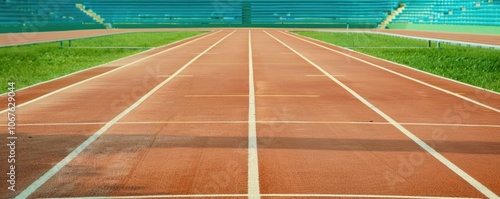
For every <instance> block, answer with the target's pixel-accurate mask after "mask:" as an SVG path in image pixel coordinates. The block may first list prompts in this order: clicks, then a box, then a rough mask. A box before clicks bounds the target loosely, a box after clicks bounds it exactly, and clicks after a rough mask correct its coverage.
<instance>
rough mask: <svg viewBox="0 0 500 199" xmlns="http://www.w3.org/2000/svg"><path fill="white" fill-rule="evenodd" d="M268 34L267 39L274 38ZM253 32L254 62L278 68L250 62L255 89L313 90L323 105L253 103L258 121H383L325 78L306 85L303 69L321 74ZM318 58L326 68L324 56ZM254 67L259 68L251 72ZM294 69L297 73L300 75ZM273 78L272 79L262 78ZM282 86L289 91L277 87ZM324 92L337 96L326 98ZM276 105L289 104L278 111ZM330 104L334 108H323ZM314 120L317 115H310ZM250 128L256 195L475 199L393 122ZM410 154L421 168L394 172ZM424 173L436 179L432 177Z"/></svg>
mask: <svg viewBox="0 0 500 199" xmlns="http://www.w3.org/2000/svg"><path fill="white" fill-rule="evenodd" d="M273 33H274V34H273ZM273 33H272V35H274V36H276V34H279V33H277V32H273ZM255 35H256V36H255V39H254V40H255V42H256V45H255V47H254V49H255V52H256V53H255V55H257V52H261V53H260V56H261V57H257V56H256V57H255V60H259V59H262V60H266V59H272V60H274V61H276V62H278V63H281V64H279V65H278V64H275V65H272V66H266V65H265V64H261V65H259V64H257V63H258V62H257V61H256V63H255V69H256V76H255V77H256V82H259V81H261V82H262V85H261V88H273V89H275V91H280V92H291V91H294V92H296V93H302V92H317V93H316V94H320V95H321V96H322V98H323V101H324V103H319V102H316V101H314V100H310V99H295V98H294V99H287V100H286V101H284V102H282V101H279V102H273V101H271V100H265V99H258V100H257V116H258V120H262V119H261V118H265V117H269V116H267V115H269V114H275V115H276V117H277V118H279V119H278V120H293V119H289V118H307V117H308V116H309V115H311V120H312V121H315V119H317V118H323V120H328V119H330V120H333V121H335V119H337V120H338V119H341V118H344V119H345V118H357V119H356V120H359V119H363V117H359V115H363V114H361V113H364V115H365V117H366V116H368V118H373V117H375V118H374V119H373V120H379V121H380V120H384V119H383V118H381V117H380V116H378V115H376V114H375V113H374V112H373V111H372V110H371V109H370V108H368V107H367V106H365V105H364V104H362V103H361V102H360V101H359V100H357V99H356V98H354V97H353V96H352V95H351V94H350V93H348V92H347V91H346V90H344V89H342V88H341V87H340V86H339V85H336V84H335V83H333V82H332V81H331V80H329V79H328V78H325V77H322V76H319V78H318V77H316V79H315V80H307V78H310V77H308V76H307V74H308V73H307V72H313V71H315V73H314V74H318V73H320V72H319V71H318V70H317V69H315V68H314V67H313V66H311V65H310V64H309V63H307V62H306V61H304V60H303V59H301V58H300V57H299V56H297V55H294V54H291V53H290V52H291V51H290V50H288V49H287V48H286V47H284V46H283V45H281V44H280V43H278V42H277V41H275V40H274V39H273V38H271V37H269V36H268V35H266V34H265V33H260V34H259V35H260V36H259V37H257V34H255ZM269 52H275V53H269ZM278 52H279V53H281V54H282V55H279V53H278ZM324 60H329V61H330V63H331V59H328V58H324ZM259 69H260V70H262V71H260V72H257V71H258V70H259ZM296 70H302V71H301V72H300V73H299V72H297V71H296ZM320 74H321V73H320ZM335 74H339V73H335ZM340 74H342V73H340ZM274 75H276V76H275V78H267V77H270V76H274ZM294 82H301V83H302V85H294ZM287 83H290V84H291V85H292V86H287V87H284V86H283V85H285V84H287ZM268 90H270V89H268ZM329 93H335V94H336V95H334V96H331V95H328V94H329ZM258 94H259V87H257V95H258ZM268 103H269V105H267V104H268ZM283 103H285V104H288V106H285V107H280V106H281V105H282V104H283ZM306 103H307V105H310V106H313V105H316V108H315V109H312V108H309V109H306V110H301V106H299V105H302V104H306ZM344 103H352V104H350V107H351V109H343V108H342V106H339V104H344ZM356 104H357V105H356ZM294 105H295V106H294ZM259 107H262V108H263V109H259ZM268 107H269V108H268ZM331 107H333V108H332V109H330V108H331ZM353 107H355V108H353ZM266 108H267V109H266ZM273 109H274V110H273ZM259 110H261V111H260V112H259ZM298 110H300V111H298ZM273 112H274V113H273ZM357 112H359V114H356V113H357ZM315 115H318V116H317V118H316V117H314V116H315ZM370 115H373V116H372V117H370ZM324 118H326V119H324ZM332 118H333V119H332ZM275 120H276V119H275ZM356 120H354V121H356ZM257 130H258V135H259V161H260V162H259V167H260V170H261V173H260V178H261V187H262V188H261V189H262V190H261V192H262V194H263V195H266V194H290V193H291V194H298V197H300V194H361V195H366V196H367V195H406V196H456V197H460V196H462V197H463V196H467V197H481V194H480V193H479V192H478V191H477V190H475V189H474V188H473V187H472V186H470V185H469V184H468V183H467V182H465V181H464V180H462V179H460V177H459V176H457V175H456V174H454V173H453V172H451V171H450V170H449V169H448V168H447V167H445V166H444V165H442V164H441V163H440V162H438V161H437V160H435V159H433V158H432V157H431V156H430V154H428V153H427V152H426V151H424V150H423V149H421V148H420V147H419V146H418V145H417V144H415V143H414V142H413V141H411V140H410V139H408V137H406V136H405V135H403V134H402V133H400V132H399V131H398V130H397V129H396V128H394V127H393V126H392V125H369V124H367V125H360V124H318V123H311V124H287V125H281V126H276V125H269V124H265V125H259V126H258V129H257ZM414 156H416V157H418V158H423V159H425V160H426V164H425V165H423V166H422V167H420V168H417V169H415V170H414V173H413V175H411V176H408V175H401V174H400V173H399V172H398V171H399V170H401V162H400V161H401V159H405V158H407V157H414ZM403 169H404V168H403ZM429 171H433V172H432V173H433V174H436V173H439V174H438V175H432V176H431V175H429ZM395 179H396V180H395ZM449 180H453V181H454V182H456V183H455V184H454V185H452V186H449V185H448V184H446V182H448V181H449ZM399 181H401V183H400V182H399ZM422 182H425V183H422ZM415 190H419V192H418V193H417V192H416V191H415ZM457 190H460V191H458V192H457Z"/></svg>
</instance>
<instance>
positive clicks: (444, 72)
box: [295, 31, 500, 92]
mask: <svg viewBox="0 0 500 199" xmlns="http://www.w3.org/2000/svg"><path fill="white" fill-rule="evenodd" d="M295 33H297V34H299V35H303V36H306V37H310V38H314V39H318V40H321V41H325V42H328V43H331V44H335V45H338V46H342V47H350V48H352V49H353V50H356V51H358V52H362V53H365V54H369V55H372V56H375V57H379V58H382V59H386V60H390V61H393V62H396V63H400V64H404V65H408V66H411V67H413V68H416V69H420V70H423V71H427V72H430V73H433V74H436V75H439V76H442V77H447V78H450V79H454V80H457V81H460V82H464V83H467V84H471V85H475V86H478V87H481V88H485V89H488V90H493V91H496V92H500V79H499V77H500V50H494V49H484V48H474V47H464V46H456V45H447V44H441V48H439V49H438V48H436V47H435V46H436V44H435V43H434V44H433V45H432V48H373V47H427V45H428V42H427V41H420V40H414V39H406V38H399V37H394V36H386V35H375V34H365V33H326V32H306V31H297V32H295ZM359 47H369V48H359Z"/></svg>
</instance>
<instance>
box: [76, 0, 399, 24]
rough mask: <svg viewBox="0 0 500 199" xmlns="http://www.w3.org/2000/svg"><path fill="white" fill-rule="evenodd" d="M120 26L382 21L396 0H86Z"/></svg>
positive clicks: (91, 6) (375, 22)
mask: <svg viewBox="0 0 500 199" xmlns="http://www.w3.org/2000/svg"><path fill="white" fill-rule="evenodd" d="M84 5H85V6H86V7H88V8H89V9H92V10H93V11H94V12H96V13H98V14H99V15H101V17H102V18H104V19H105V21H106V22H107V23H112V24H113V26H114V27H120V26H122V27H123V25H124V24H140V23H149V24H170V25H181V24H184V25H193V26H200V25H207V26H209V25H222V26H261V25H270V26H281V25H289V26H293V25H300V26H304V25H311V26H315V25H316V26H318V25H324V26H326V27H328V26H329V27H346V26H347V24H348V23H349V24H350V25H351V27H365V28H373V27H376V25H377V24H378V23H380V22H381V21H382V20H383V19H384V18H385V17H386V16H387V13H388V12H390V11H391V10H392V9H394V8H395V7H396V6H397V3H396V1H378V0H360V1H347V0H343V1H338V0H337V1H332V0H315V1H311V0H286V1H285V0H248V1H242V0H240V1H238V0H190V1H182V0H148V1H137V0H86V1H85V3H84Z"/></svg>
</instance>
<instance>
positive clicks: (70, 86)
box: [0, 31, 220, 114]
mask: <svg viewBox="0 0 500 199" xmlns="http://www.w3.org/2000/svg"><path fill="white" fill-rule="evenodd" d="M219 32H220V31H217V32H215V33H212V34H208V35H205V36H202V37H199V38H196V39H194V40H192V41H189V42H186V43H183V44H181V45H178V46H175V47H172V48H169V49H166V50H163V51H160V52H158V53H155V54H152V55H149V56H147V57H144V58H141V59H138V60H135V61H133V62H130V63H128V64H125V65H123V66H120V67H118V68H115V69H113V70H110V71H108V72H105V73H102V74H100V75H97V76H93V77H91V78H88V79H85V80H82V81H79V82H77V83H74V84H71V85H69V86H66V87H63V88H60V89H58V90H55V91H52V92H50V93H47V94H45V95H43V96H40V97H37V98H35V99H32V100H30V101H27V102H24V103H22V104H18V105H17V108H20V107H23V106H26V105H28V104H31V103H33V102H37V101H39V100H42V99H44V98H47V97H49V96H52V95H54V94H57V93H59V92H61V91H64V90H67V89H69V88H73V87H75V86H78V85H80V84H83V83H85V82H88V81H90V80H93V79H96V78H99V77H102V76H105V75H108V74H110V73H113V72H115V71H118V70H120V69H123V68H125V67H128V66H130V65H133V64H136V63H139V62H141V61H144V60H146V59H149V58H151V57H154V56H157V55H160V54H162V53H165V52H168V51H171V50H174V49H177V48H179V47H182V46H185V45H187V44H190V43H193V42H195V41H198V40H200V39H204V38H206V37H209V36H211V35H214V34H217V33H219ZM187 39H190V38H186V39H184V40H187ZM184 40H180V41H177V42H174V43H171V44H167V45H165V46H168V45H172V44H175V43H178V42H181V41H184ZM162 47H163V46H162ZM162 47H159V48H162ZM143 53H145V52H143ZM140 54H142V53H140ZM135 55H139V54H135ZM135 55H131V56H135ZM126 58H128V57H126ZM123 59H125V58H123ZM115 61H117V60H115ZM113 62H114V61H113ZM110 63H111V62H110ZM93 68H96V67H93ZM87 70H90V69H87ZM79 72H83V71H79ZM79 72H75V73H73V74H76V73H79ZM67 76H69V75H66V76H63V77H67ZM63 77H59V79H60V78H63ZM54 80H55V79H54ZM54 80H49V81H47V82H50V81H54ZM45 83H46V82H45ZM39 84H42V83H39ZM39 84H36V85H39ZM18 91H19V90H18ZM7 110H8V109H5V110H2V111H0V114H2V113H5V112H7Z"/></svg>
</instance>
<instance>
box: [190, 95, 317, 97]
mask: <svg viewBox="0 0 500 199" xmlns="http://www.w3.org/2000/svg"><path fill="white" fill-rule="evenodd" d="M249 96H250V95H184V97H249ZM254 97H308V98H316V97H320V96H319V95H254Z"/></svg>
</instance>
